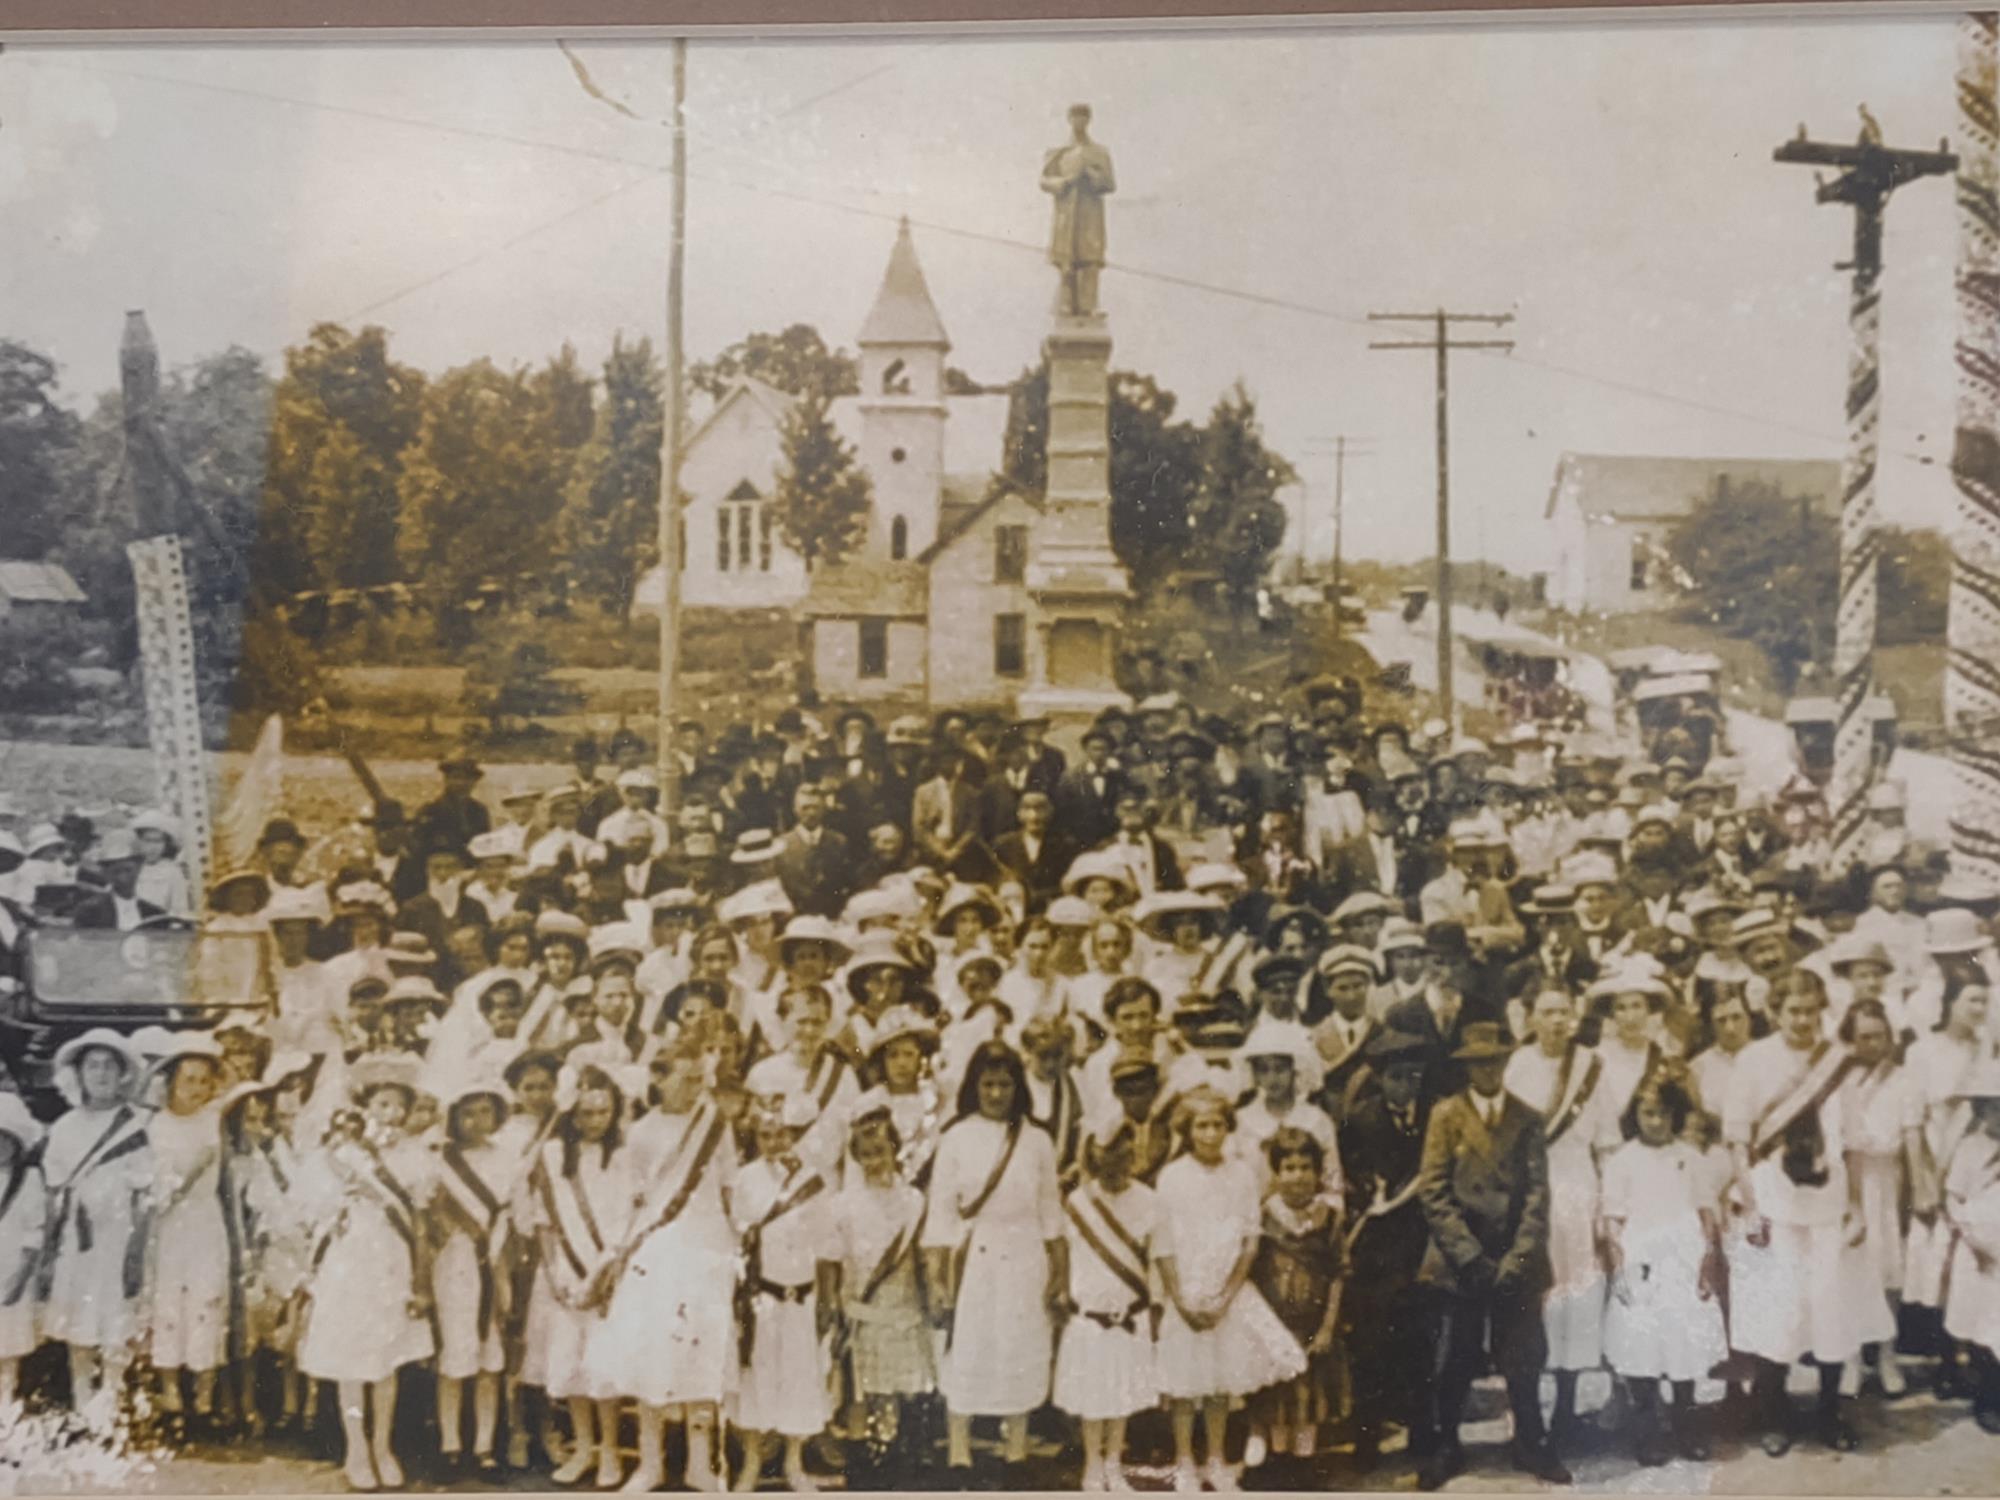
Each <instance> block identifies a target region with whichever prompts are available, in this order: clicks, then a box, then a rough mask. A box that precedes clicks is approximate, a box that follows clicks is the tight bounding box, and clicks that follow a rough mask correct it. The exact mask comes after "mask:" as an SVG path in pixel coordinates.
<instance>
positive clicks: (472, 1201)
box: [431, 1141, 521, 1380]
mask: <svg viewBox="0 0 2000 1500" xmlns="http://www.w3.org/2000/svg"><path fill="white" fill-rule="evenodd" d="M520 1165H521V1163H520V1158H519V1156H518V1155H517V1154H515V1153H514V1152H512V1151H509V1150H508V1149H507V1148H506V1147H505V1146H503V1145H500V1144H497V1143H495V1142H492V1141H488V1142H487V1143H485V1144H484V1145H480V1146H475V1147H472V1148H470V1149H465V1148H456V1149H455V1148H451V1147H447V1148H446V1150H445V1152H444V1153H441V1154H440V1157H439V1160H438V1197H437V1206H438V1212H439V1215H440V1217H441V1222H442V1224H443V1226H444V1234H443V1240H442V1243H440V1244H439V1245H438V1248H437V1259H436V1260H435V1262H433V1265H432V1270H431V1279H432V1282H433V1284H434V1285H435V1286H436V1288H437V1294H436V1299H437V1333H438V1355H437V1372H438V1374H439V1375H440V1376H442V1377H443V1378H444V1379H446V1380H466V1379H470V1378H471V1377H472V1376H474V1375H482V1374H485V1375H497V1374H499V1373H500V1372H501V1371H502V1370H504V1369H506V1368H507V1351H506V1349H505V1347H504V1345H503V1342H502V1338H501V1324H502V1321H503V1319H502V1317H501V1312H502V1309H501V1306H500V1300H499V1299H500V1286H501V1280H502V1269H501V1266H500V1264H499V1256H500V1248H501V1245H502V1244H503V1242H504V1241H505V1239H506V1237H507V1233H508V1229H509V1226H510V1224H511V1222H512V1219H511V1214H510V1212H509V1204H510V1200H511V1199H512V1198H513V1195H514V1180H515V1178H516V1176H517V1175H518V1174H519V1171H520ZM461 1168H462V1169H463V1170H462V1171H461ZM466 1174H469V1177H470V1178H472V1179H477V1183H478V1186H477V1187H475V1186H473V1185H472V1183H471V1182H470V1181H469V1180H468V1176H467V1175H466ZM481 1189H483V1190H484V1196H482V1194H481V1191H480V1190H481ZM489 1200H490V1203H489Z"/></svg>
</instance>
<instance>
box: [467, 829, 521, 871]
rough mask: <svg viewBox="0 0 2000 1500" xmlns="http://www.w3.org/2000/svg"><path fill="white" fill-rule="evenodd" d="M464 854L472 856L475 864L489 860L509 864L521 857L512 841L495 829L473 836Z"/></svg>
mask: <svg viewBox="0 0 2000 1500" xmlns="http://www.w3.org/2000/svg"><path fill="white" fill-rule="evenodd" d="M466 852H467V853H469V854H470V855H471V856H472V858H473V862H474V863H475V864H478V863H483V862H484V861H486V860H489V859H504V860H506V861H507V862H508V863H510V864H511V863H513V862H514V861H515V860H516V859H518V858H520V855H521V851H520V850H519V849H518V848H517V847H516V846H515V843H514V841H513V839H511V838H509V837H508V836H507V835H506V834H505V833H504V832H502V831H501V830H500V829H497V828H496V829H491V830H489V831H488V832H486V833H476V834H474V835H473V836H472V842H471V843H470V844H469V845H467V846H466Z"/></svg>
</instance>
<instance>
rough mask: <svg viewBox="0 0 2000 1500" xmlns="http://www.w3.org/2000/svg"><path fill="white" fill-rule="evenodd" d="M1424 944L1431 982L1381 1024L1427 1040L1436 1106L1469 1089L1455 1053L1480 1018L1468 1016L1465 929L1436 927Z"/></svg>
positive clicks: (1427, 1095) (1429, 1093)
mask: <svg viewBox="0 0 2000 1500" xmlns="http://www.w3.org/2000/svg"><path fill="white" fill-rule="evenodd" d="M1424 946H1425V949H1426V951H1427V952H1428V953H1429V955H1430V978H1429V980H1428V982H1427V983H1426V984H1425V985H1424V989H1423V993H1422V994H1420V995H1417V996H1415V997H1414V998H1412V999H1409V1000H1398V1001H1397V1002H1396V1003H1395V1004H1394V1005H1392V1006H1390V1007H1389V1009H1388V1011H1387V1012H1386V1013H1385V1014H1384V1015H1383V1017H1382V1024H1383V1026H1384V1027H1386V1028H1389V1029H1391V1030H1394V1031H1407V1032H1408V1033H1409V1034H1410V1035H1411V1036H1414V1037H1416V1038H1418V1039H1419V1040H1421V1041H1422V1042H1423V1044H1424V1050H1425V1056H1424V1099H1425V1101H1426V1102H1427V1103H1433V1104H1434V1103H1436V1102H1437V1101H1438V1100H1440V1099H1442V1098H1444V1097H1445V1096H1446V1095H1448V1094H1455V1093H1457V1092H1458V1091H1459V1090H1460V1089H1462V1088H1464V1087H1465V1070H1464V1068H1463V1067H1462V1066H1461V1065H1460V1064H1459V1063H1458V1062H1457V1061H1456V1060H1455V1058H1454V1057H1453V1054H1454V1053H1455V1052H1456V1051H1457V1050H1458V1044H1459V1042H1460V1041H1461V1040H1462V1033H1463V1030H1464V1028H1465V1027H1466V1026H1467V1025H1468V1024H1470V1023H1471V1022H1472V1021H1474V1020H1476V1019H1477V1017H1476V1016H1471V1015H1468V1014H1466V1011H1467V1008H1468V1002H1469V1000H1470V998H1471V997H1470V994H1469V992H1470V990H1471V988H1472V977H1473V976H1472V968H1471V963H1470V959H1469V956H1468V955H1466V954H1465V953H1464V951H1463V950H1464V947H1465V929H1464V928H1462V927H1459V926H1458V925H1457V924H1456V923H1444V922H1440V923H1437V924H1436V925H1435V926H1433V927H1431V928H1429V929H1427V930H1426V931H1425V933H1424Z"/></svg>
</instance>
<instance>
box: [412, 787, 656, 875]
mask: <svg viewBox="0 0 2000 1500" xmlns="http://www.w3.org/2000/svg"><path fill="white" fill-rule="evenodd" d="M611 795H612V796H614V797H615V796H617V795H618V794H617V792H615V791H614V792H613V793H612V794H611ZM492 827H493V814H492V813H491V812H490V811H489V810H488V809H487V806H486V804H485V803H484V802H481V801H480V800H479V799H478V798H477V797H468V798H466V800H465V801H464V802H461V803H458V804H456V805H454V804H452V803H449V802H446V801H445V800H444V799H443V798H439V799H438V800H437V801H435V802H426V803H425V804H424V805H423V806H422V807H420V808H418V809H417V815H416V816H415V817H414V818H412V819H410V852H411V853H413V854H415V855H417V856H418V858H420V859H421V858H424V857H426V856H428V855H429V854H430V852H431V851H432V850H433V849H456V850H458V851H459V852H460V853H461V854H463V853H464V852H465V846H466V845H467V844H469V843H471V842H472V841H473V839H475V838H477V837H478V836H479V835H480V834H482V833H486V832H488V831H489V830H490V829H491V828H492Z"/></svg>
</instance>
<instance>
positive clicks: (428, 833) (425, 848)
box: [410, 755, 493, 859]
mask: <svg viewBox="0 0 2000 1500" xmlns="http://www.w3.org/2000/svg"><path fill="white" fill-rule="evenodd" d="M438 771H439V772H440V773H441V774H442V775H443V777H444V790H443V791H442V792H440V793H439V794H438V796H437V797H436V798H435V799H433V800H432V801H429V802H426V803H425V804H424V805H423V806H422V807H420V808H418V809H417V815H416V818H415V819H414V821H413V822H412V824H411V828H410V843H411V846H412V848H413V850H414V852H415V853H416V855H417V856H418V858H420V859H421V858H427V857H428V856H429V854H430V852H431V850H433V849H436V848H439V847H449V848H453V849H457V850H459V851H461V852H463V851H464V849H465V847H466V845H468V844H470V843H471V842H472V841H473V840H474V839H475V838H477V837H479V835H480V834H482V833H485V832H486V831H487V830H488V829H490V828H491V827H492V826H493V814H492V813H491V812H489V811H488V810H487V807H486V804H485V803H484V802H481V801H480V800H479V799H478V798H476V797H474V796H473V795H472V789H473V788H474V787H476V786H478V785H479V779H480V778H481V777H482V776H484V775H485V774H486V773H485V772H484V771H483V770H482V769H480V765H479V762H478V761H476V760H474V759H473V758H472V757H471V756H470V755H448V756H446V757H445V758H444V759H443V760H441V761H439V762H438Z"/></svg>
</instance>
